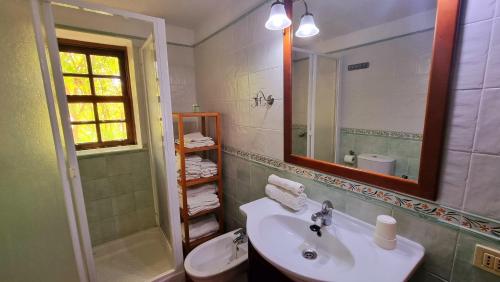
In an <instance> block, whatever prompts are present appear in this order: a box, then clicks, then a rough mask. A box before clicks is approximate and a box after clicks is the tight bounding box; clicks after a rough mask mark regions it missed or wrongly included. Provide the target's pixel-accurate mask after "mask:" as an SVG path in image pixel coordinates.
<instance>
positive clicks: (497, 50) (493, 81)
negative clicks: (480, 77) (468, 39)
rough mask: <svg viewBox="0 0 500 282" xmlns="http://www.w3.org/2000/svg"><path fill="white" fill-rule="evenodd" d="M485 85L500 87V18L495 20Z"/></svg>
mask: <svg viewBox="0 0 500 282" xmlns="http://www.w3.org/2000/svg"><path fill="white" fill-rule="evenodd" d="M499 2H500V1H499ZM491 32H492V34H491V44H490V51H489V55H488V63H487V64H486V78H485V81H484V87H486V88H492V87H500V18H497V19H495V20H494V21H493V28H492V30H491Z"/></svg>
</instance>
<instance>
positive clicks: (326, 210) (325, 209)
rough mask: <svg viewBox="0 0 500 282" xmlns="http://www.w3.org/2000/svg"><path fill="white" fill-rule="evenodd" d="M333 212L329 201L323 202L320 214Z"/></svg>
mask: <svg viewBox="0 0 500 282" xmlns="http://www.w3.org/2000/svg"><path fill="white" fill-rule="evenodd" d="M332 211H333V204H332V202H330V201H329V200H326V201H323V204H322V205H321V212H323V213H328V214H331V213H332Z"/></svg>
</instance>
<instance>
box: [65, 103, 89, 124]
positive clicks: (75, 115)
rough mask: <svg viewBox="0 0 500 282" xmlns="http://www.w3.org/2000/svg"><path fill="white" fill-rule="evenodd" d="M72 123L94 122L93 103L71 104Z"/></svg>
mask: <svg viewBox="0 0 500 282" xmlns="http://www.w3.org/2000/svg"><path fill="white" fill-rule="evenodd" d="M68 108H69V116H70V120H71V121H94V120H95V118H94V106H93V105H92V103H69V104H68Z"/></svg>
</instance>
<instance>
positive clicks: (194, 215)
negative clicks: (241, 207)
mask: <svg viewBox="0 0 500 282" xmlns="http://www.w3.org/2000/svg"><path fill="white" fill-rule="evenodd" d="M220 208H221V207H220V206H218V207H216V208H213V209H209V210H205V211H201V212H198V213H195V214H193V215H189V214H188V218H189V219H193V218H197V217H201V216H204V215H207V214H211V213H217V212H219V209H220ZM180 212H181V214H182V212H183V209H182V208H180Z"/></svg>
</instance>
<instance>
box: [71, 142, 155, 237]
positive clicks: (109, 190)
mask: <svg viewBox="0 0 500 282" xmlns="http://www.w3.org/2000/svg"><path fill="white" fill-rule="evenodd" d="M78 162H79V165H80V175H81V178H82V186H83V194H84V197H85V207H86V210H87V218H88V221H89V229H90V237H91V241H92V245H94V246H95V245H99V244H102V243H105V242H108V241H111V240H114V239H118V238H121V237H123V236H127V235H129V234H132V233H135V232H137V231H141V230H144V229H147V228H150V227H153V226H155V225H156V221H155V209H154V201H153V186H152V182H151V172H150V166H149V155H148V152H147V150H139V151H130V152H120V153H109V154H99V155H93V156H82V157H79V160H78Z"/></svg>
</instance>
